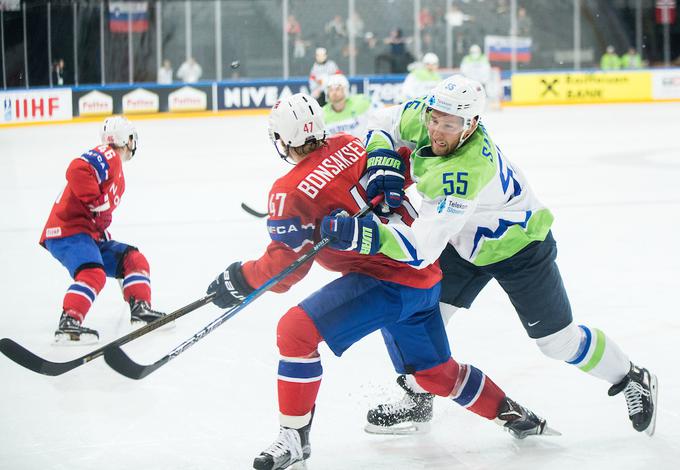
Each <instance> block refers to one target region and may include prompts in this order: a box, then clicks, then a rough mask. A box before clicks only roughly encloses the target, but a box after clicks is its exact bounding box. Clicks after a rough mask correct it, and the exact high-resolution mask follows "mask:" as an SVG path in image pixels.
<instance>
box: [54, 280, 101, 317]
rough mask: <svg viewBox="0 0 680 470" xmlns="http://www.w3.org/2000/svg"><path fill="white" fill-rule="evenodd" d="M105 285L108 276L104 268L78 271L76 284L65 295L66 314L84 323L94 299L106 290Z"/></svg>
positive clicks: (64, 306)
mask: <svg viewBox="0 0 680 470" xmlns="http://www.w3.org/2000/svg"><path fill="white" fill-rule="evenodd" d="M104 284H106V274H105V273H104V270H103V269H102V268H99V267H97V268H86V269H83V270H81V271H78V273H77V274H76V276H75V279H74V283H73V284H71V285H70V286H69V288H68V290H67V291H66V295H64V303H63V306H62V308H63V309H64V312H66V313H67V314H68V315H70V316H72V317H73V318H75V319H77V320H78V321H80V322H82V321H83V320H84V319H85V315H87V312H88V311H89V310H90V307H91V306H92V303H93V302H94V299H96V298H97V294H99V293H100V292H101V290H102V289H103V288H104Z"/></svg>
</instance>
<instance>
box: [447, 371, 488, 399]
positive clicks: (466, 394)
mask: <svg viewBox="0 0 680 470" xmlns="http://www.w3.org/2000/svg"><path fill="white" fill-rule="evenodd" d="M468 367H469V368H470V375H469V376H468V380H467V382H466V383H465V385H464V386H463V390H461V392H460V393H459V394H458V396H457V397H456V398H454V399H453V401H455V402H456V403H458V404H459V405H460V406H468V405H469V404H470V402H471V401H472V399H473V398H475V397H476V396H477V394H478V393H479V388H480V387H481V386H482V381H483V380H482V379H483V378H484V373H483V372H482V371H481V370H479V369H477V368H476V367H474V366H468Z"/></svg>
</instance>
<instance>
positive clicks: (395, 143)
mask: <svg viewBox="0 0 680 470" xmlns="http://www.w3.org/2000/svg"><path fill="white" fill-rule="evenodd" d="M425 99H426V97H424V96H423V97H421V98H417V99H414V100H411V101H407V102H405V103H403V104H401V105H400V106H393V107H391V108H384V109H380V110H378V111H376V112H374V113H373V115H372V116H371V119H370V120H369V123H368V129H369V135H368V139H367V142H366V151H367V152H370V151H372V150H375V149H378V148H393V147H394V148H399V147H403V146H405V147H408V148H410V149H411V150H413V149H416V148H419V147H423V146H425V145H430V138H429V137H428V135H427V129H426V128H425V126H424V125H423V122H422V119H421V114H422V110H423V109H425V107H426V106H427V105H426V104H425ZM371 130H382V131H385V132H387V133H388V134H390V136H391V140H390V138H389V137H387V136H385V134H384V133H382V132H370V131H371Z"/></svg>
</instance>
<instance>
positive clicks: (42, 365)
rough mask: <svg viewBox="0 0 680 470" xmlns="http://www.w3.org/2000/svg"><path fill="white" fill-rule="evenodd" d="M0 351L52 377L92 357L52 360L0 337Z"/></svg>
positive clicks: (33, 369) (27, 367) (19, 362)
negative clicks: (66, 360) (62, 360)
mask: <svg viewBox="0 0 680 470" xmlns="http://www.w3.org/2000/svg"><path fill="white" fill-rule="evenodd" d="M0 352H2V353H3V354H4V355H5V356H7V357H8V358H10V359H11V360H13V361H14V362H16V363H17V364H19V365H20V366H23V367H25V368H26V369H30V370H32V371H33V372H37V373H38V374H43V375H49V376H52V377H54V376H57V375H61V374H63V373H65V372H68V371H70V370H72V369H75V368H76V367H78V366H81V365H83V364H85V363H86V362H89V361H90V360H92V359H94V357H89V355H85V356H83V357H79V358H77V359H73V360H72V361H68V362H52V361H48V360H47V359H43V358H42V357H40V356H37V355H35V354H33V353H32V352H31V351H29V350H28V349H26V348H25V347H23V346H22V345H20V344H19V343H17V342H16V341H13V340H11V339H9V338H2V339H0ZM95 357H97V356H95Z"/></svg>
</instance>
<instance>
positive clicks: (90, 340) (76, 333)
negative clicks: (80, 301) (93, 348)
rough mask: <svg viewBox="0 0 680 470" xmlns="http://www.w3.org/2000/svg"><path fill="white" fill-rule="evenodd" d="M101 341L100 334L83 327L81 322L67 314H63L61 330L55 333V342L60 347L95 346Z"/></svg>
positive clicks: (60, 324) (58, 329)
mask: <svg viewBox="0 0 680 470" xmlns="http://www.w3.org/2000/svg"><path fill="white" fill-rule="evenodd" d="M97 341H99V333H97V332H96V331H95V330H92V329H90V328H85V327H84V326H82V325H81V323H80V320H78V319H76V318H73V317H72V316H70V315H68V314H67V313H66V312H61V318H60V319H59V328H57V330H56V331H55V332H54V342H55V344H59V345H67V344H71V345H84V344H94V343H96V342H97Z"/></svg>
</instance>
